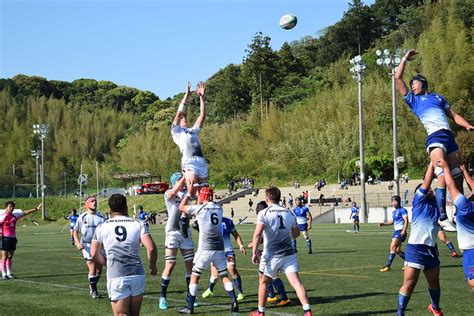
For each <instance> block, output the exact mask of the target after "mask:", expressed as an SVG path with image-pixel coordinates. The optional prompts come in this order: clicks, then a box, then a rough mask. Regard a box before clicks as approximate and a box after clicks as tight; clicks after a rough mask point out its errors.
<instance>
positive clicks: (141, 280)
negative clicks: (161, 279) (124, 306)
mask: <svg viewBox="0 0 474 316" xmlns="http://www.w3.org/2000/svg"><path fill="white" fill-rule="evenodd" d="M107 292H108V293H109V298H110V300H111V301H116V300H123V299H126V298H127V297H130V296H138V295H143V293H145V276H144V275H129V276H124V277H119V278H115V279H111V280H109V279H108V278H107Z"/></svg>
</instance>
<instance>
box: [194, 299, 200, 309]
mask: <svg viewBox="0 0 474 316" xmlns="http://www.w3.org/2000/svg"><path fill="white" fill-rule="evenodd" d="M193 306H194V307H199V302H198V300H197V298H196V299H195V300H194V304H193Z"/></svg>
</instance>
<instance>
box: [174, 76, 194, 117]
mask: <svg viewBox="0 0 474 316" xmlns="http://www.w3.org/2000/svg"><path fill="white" fill-rule="evenodd" d="M190 95H191V83H190V82H189V81H188V82H187V83H186V92H185V93H184V96H183V99H182V100H181V103H180V104H179V107H178V111H176V115H175V117H174V120H173V125H178V124H179V121H180V119H181V117H182V116H183V115H184V113H185V106H186V102H187V101H188V98H189V96H190Z"/></svg>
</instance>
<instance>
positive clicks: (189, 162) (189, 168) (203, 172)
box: [181, 157, 208, 179]
mask: <svg viewBox="0 0 474 316" xmlns="http://www.w3.org/2000/svg"><path fill="white" fill-rule="evenodd" d="M181 168H182V169H183V173H185V174H186V173H191V174H194V175H195V176H196V177H197V178H199V179H207V176H208V173H207V164H206V160H205V159H204V157H191V158H188V159H186V161H184V162H182V163H181Z"/></svg>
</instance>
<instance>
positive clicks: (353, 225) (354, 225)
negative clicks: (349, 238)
mask: <svg viewBox="0 0 474 316" xmlns="http://www.w3.org/2000/svg"><path fill="white" fill-rule="evenodd" d="M352 229H353V230H354V232H356V231H357V230H356V224H352Z"/></svg>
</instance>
